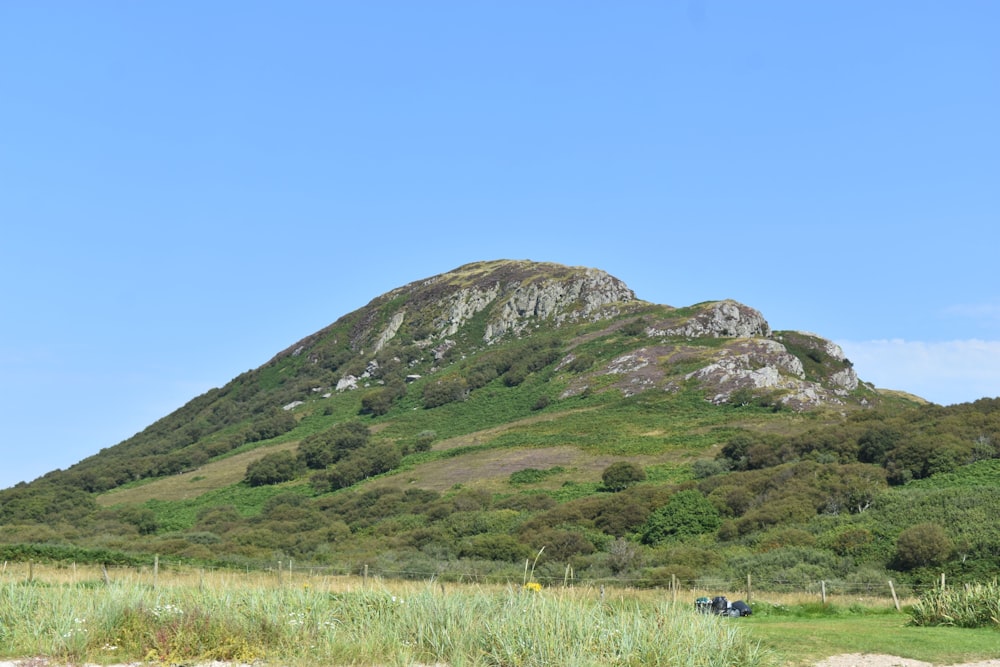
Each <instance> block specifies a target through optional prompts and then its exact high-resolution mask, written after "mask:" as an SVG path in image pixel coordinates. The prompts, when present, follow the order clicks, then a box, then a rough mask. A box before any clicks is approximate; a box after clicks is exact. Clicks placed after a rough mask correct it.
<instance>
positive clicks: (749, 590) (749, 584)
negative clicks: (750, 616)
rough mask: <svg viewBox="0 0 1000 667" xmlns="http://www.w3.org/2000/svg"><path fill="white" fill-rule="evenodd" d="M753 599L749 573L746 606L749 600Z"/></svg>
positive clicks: (748, 574)
mask: <svg viewBox="0 0 1000 667" xmlns="http://www.w3.org/2000/svg"><path fill="white" fill-rule="evenodd" d="M751 597H753V586H752V585H751V583H750V573H749V572H748V573H747V604H750V598H751Z"/></svg>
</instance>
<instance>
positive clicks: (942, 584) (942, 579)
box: [941, 572, 944, 591]
mask: <svg viewBox="0 0 1000 667" xmlns="http://www.w3.org/2000/svg"><path fill="white" fill-rule="evenodd" d="M941 590H942V591H943V590H944V572H942V573H941Z"/></svg>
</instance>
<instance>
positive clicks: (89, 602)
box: [0, 564, 1000, 667]
mask: <svg viewBox="0 0 1000 667" xmlns="http://www.w3.org/2000/svg"><path fill="white" fill-rule="evenodd" d="M701 594H702V592H689V591H684V592H679V593H678V595H677V601H676V602H674V600H673V596H671V595H670V594H669V593H666V592H664V591H632V590H617V589H607V590H605V589H594V588H569V589H567V588H541V587H534V586H532V587H523V586H521V585H520V584H517V585H511V586H494V587H484V586H471V585H453V584H448V585H443V584H441V583H439V582H417V583H413V582H410V583H407V582H391V581H382V580H375V579H363V578H359V577H318V576H309V575H308V574H307V573H305V572H301V573H289V572H287V571H285V572H277V571H274V572H252V573H241V572H225V571H209V572H205V571H201V570H184V569H173V568H172V569H171V570H169V571H164V572H158V573H154V572H152V571H149V570H147V571H135V570H112V571H109V572H107V573H106V574H105V572H103V571H101V570H98V569H94V568H83V567H79V568H77V567H72V566H70V567H52V566H40V565H34V566H32V567H30V568H29V567H28V566H27V565H25V564H16V565H15V564H4V567H3V570H2V572H0V658H8V659H12V658H25V657H34V656H44V657H48V658H51V659H55V660H58V661H63V662H70V663H78V662H90V663H97V664H110V663H122V662H133V661H144V662H157V663H170V664H177V663H190V662H194V661H208V660H225V661H238V662H253V661H260V662H263V663H265V664H283V665H302V666H304V667H305V666H312V665H346V664H352V665H412V664H416V663H423V664H435V663H441V664H447V665H450V666H452V667H459V666H463V665H468V666H479V665H484V666H485V665H493V666H508V665H510V666H514V665H522V666H532V665H539V666H540V665H581V666H583V665H595V666H596V665H629V666H631V665H635V666H636V667H638V666H640V665H692V666H695V665H705V666H709V665H719V666H721V665H740V666H741V667H757V666H760V667H769V666H773V665H802V666H805V665H811V664H814V663H815V662H817V661H818V660H820V659H822V658H824V657H827V656H830V655H836V654H840V653H855V652H869V653H891V654H895V655H900V656H903V657H909V658H915V659H920V660H925V661H928V662H933V663H936V664H954V663H958V662H963V661H968V660H972V659H983V658H987V657H996V654H997V649H996V647H997V646H998V644H1000V633H998V632H997V631H996V630H965V629H958V628H949V627H913V626H909V625H907V621H908V619H909V616H908V615H907V614H905V613H899V612H896V611H895V609H894V607H893V605H892V603H891V601H886V600H881V599H872V600H858V599H836V598H831V599H830V601H829V603H828V604H827V605H825V606H824V605H820V604H818V603H816V602H804V601H803V600H802V599H796V597H795V596H789V595H780V596H768V595H767V594H761V595H760V596H759V598H758V599H757V600H756V601H755V603H754V607H755V613H754V615H753V616H750V617H747V618H737V619H733V618H720V617H716V616H711V615H704V614H698V613H695V612H694V609H693V604H692V601H693V599H694V598H695V597H697V596H698V595H701ZM731 599H733V598H731Z"/></svg>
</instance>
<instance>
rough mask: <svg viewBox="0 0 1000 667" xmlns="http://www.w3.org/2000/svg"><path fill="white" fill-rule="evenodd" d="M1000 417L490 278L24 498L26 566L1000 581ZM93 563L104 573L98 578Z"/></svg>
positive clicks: (676, 320)
mask: <svg viewBox="0 0 1000 667" xmlns="http://www.w3.org/2000/svg"><path fill="white" fill-rule="evenodd" d="M998 457H1000V400H997V399H983V400H980V401H977V402H975V403H972V404H965V405H960V406H952V407H947V408H945V407H940V406H935V405H930V404H926V403H923V402H921V401H919V400H917V399H915V398H914V397H908V396H906V395H905V394H901V393H897V392H886V393H880V392H878V391H876V390H875V389H874V388H873V387H871V386H870V385H868V384H866V383H864V382H863V381H860V380H858V378H857V377H856V376H855V375H854V371H853V369H852V367H851V364H850V361H849V360H847V359H845V358H843V355H842V353H840V350H839V348H837V346H836V345H833V344H832V343H830V342H829V341H826V340H824V339H822V338H820V337H818V336H815V335H813V334H805V333H801V332H791V331H780V332H776V331H771V330H770V327H769V326H768V325H767V322H766V320H764V318H763V316H762V315H761V314H760V313H758V312H757V311H755V310H753V309H752V308H749V307H747V306H745V305H743V304H738V303H735V302H731V301H722V302H706V303H702V304H696V305H693V306H688V307H683V308H674V307H671V306H666V305H658V304H652V303H648V302H645V301H642V300H640V299H638V298H636V297H635V295H634V294H633V293H632V292H631V290H629V289H628V288H627V286H625V285H624V284H623V283H621V282H620V281H618V280H617V279H615V278H614V277H612V276H609V275H607V274H605V273H603V272H601V271H597V270H594V269H585V268H577V267H565V266H560V265H553V264H541V263H534V262H526V261H524V262H518V261H497V262H481V263H476V264H470V265H466V266H463V267H460V268H459V269H456V270H455V271H452V272H448V273H445V274H441V275H439V276H434V277H431V278H428V279H424V280H420V281H416V282H414V283H411V284H409V285H406V286H403V287H400V288H398V289H396V290H393V291H391V292H388V293H386V294H384V295H382V296H379V297H377V298H376V299H374V300H373V301H372V302H371V303H370V304H368V305H367V306H365V307H364V308H362V309H359V310H357V311H355V312H353V313H350V314H347V315H345V316H343V317H341V318H340V319H338V320H337V321H336V322H334V323H333V324H331V325H330V326H329V327H327V328H325V329H323V330H321V331H319V332H316V333H314V334H312V335H310V336H307V337H306V338H304V339H303V340H301V341H299V342H298V343H296V344H294V345H292V346H290V347H289V348H288V349H286V350H284V351H283V352H281V353H279V354H277V355H276V356H275V357H274V358H273V359H272V360H271V361H269V362H268V363H266V364H264V365H263V366H261V367H260V368H258V369H254V370H251V371H248V372H246V373H243V374H242V375H240V376H239V377H236V378H234V379H232V380H231V381H229V382H228V383H227V384H225V385H223V386H222V387H221V388H218V389H213V390H211V391H209V392H207V393H205V394H204V395H202V396H199V397H196V398H194V399H193V400H192V401H190V402H189V403H188V404H187V405H185V406H184V407H183V408H181V409H179V410H177V411H176V412H174V413H172V414H170V415H168V416H166V417H164V418H162V419H161V420H159V421H157V422H156V423H154V424H152V425H150V426H149V427H148V428H146V429H145V430H144V431H142V432H141V433H139V434H137V435H136V436H134V437H133V438H130V439H129V440H126V441H124V442H122V443H120V444H118V445H115V446H113V447H109V448H107V449H104V450H102V451H101V452H99V453H97V454H95V455H93V456H91V457H89V458H87V459H85V460H83V461H81V462H79V463H78V464H76V465H74V466H72V467H71V468H69V469H67V470H57V471H53V472H51V473H49V474H47V475H45V476H44V477H42V478H40V479H38V480H35V481H34V482H32V483H30V484H22V485H18V486H16V487H14V488H11V489H7V490H4V491H2V492H0V553H2V554H3V557H4V558H5V559H8V558H9V559H23V558H34V559H45V558H50V559H59V558H72V559H73V560H77V561H79V560H85V559H87V558H91V559H94V560H101V561H107V560H109V559H111V558H112V556H113V557H114V558H118V559H121V562H127V561H128V560H129V559H140V560H141V559H142V558H148V557H150V556H151V555H152V554H159V555H160V556H161V557H167V558H183V559H189V560H191V561H194V562H201V563H211V564H216V565H233V566H241V567H242V566H252V567H266V566H271V565H273V564H274V563H275V561H285V562H288V561H294V562H295V563H296V564H298V565H301V566H324V567H328V568H330V569H331V570H332V571H337V572H348V571H359V570H360V569H361V568H363V567H365V566H368V567H370V568H372V569H373V570H374V571H377V572H380V573H383V574H385V575H387V576H399V577H421V578H422V577H431V576H436V577H441V578H444V579H449V578H453V579H458V578H469V577H473V578H483V579H499V580H503V579H504V578H511V577H513V578H519V577H520V573H521V572H522V571H523V568H524V563H525V560H526V559H530V560H531V561H532V562H533V563H534V567H535V568H536V569H535V571H536V574H537V576H538V577H539V578H542V579H544V578H546V577H548V578H550V579H553V580H559V581H562V580H563V579H564V578H565V577H566V576H567V574H568V573H569V572H572V573H573V577H574V578H576V579H580V580H592V581H601V582H602V583H603V582H620V583H622V584H627V585H636V586H656V585H662V584H663V583H664V582H669V581H670V580H671V577H678V578H679V579H680V580H682V581H686V582H692V583H694V582H697V581H699V580H701V581H719V580H726V581H738V580H740V579H744V578H745V577H746V575H747V574H748V573H752V574H753V576H754V578H755V580H756V581H757V582H759V585H761V586H767V585H774V586H779V585H782V586H784V585H793V586H794V585H804V584H807V583H809V582H813V581H816V580H819V579H823V580H826V581H830V582H835V583H836V582H840V583H842V584H843V585H844V586H848V585H864V584H865V582H884V581H885V580H886V579H887V578H891V579H894V580H896V581H899V582H904V583H906V582H909V583H912V584H921V583H924V582H928V581H932V580H934V579H936V578H937V577H938V576H939V574H940V573H941V572H945V573H947V574H948V576H949V577H950V578H951V580H952V581H956V580H957V581H961V580H974V579H982V578H984V577H993V576H995V575H996V572H997V570H998V569H1000V527H997V525H996V522H995V519H994V518H995V517H996V516H997V515H998V514H1000V493H997V482H998V480H1000V458H998ZM88 554H89V556H88Z"/></svg>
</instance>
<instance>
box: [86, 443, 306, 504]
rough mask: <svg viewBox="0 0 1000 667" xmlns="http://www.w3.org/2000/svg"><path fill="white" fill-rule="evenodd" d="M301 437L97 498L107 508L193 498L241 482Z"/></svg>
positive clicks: (290, 447) (292, 447)
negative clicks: (255, 466)
mask: <svg viewBox="0 0 1000 667" xmlns="http://www.w3.org/2000/svg"><path fill="white" fill-rule="evenodd" d="M298 445H299V442H298V440H294V441H292V442H283V443H281V444H278V445H271V446H267V447H258V448H257V449H254V450H252V451H249V452H243V453H241V454H236V455H234V456H229V457H226V458H223V459H219V460H217V461H212V462H210V463H206V464H205V465H203V466H201V467H199V468H198V469H196V470H192V471H190V472H183V473H180V474H178V475H171V476H169V477H161V478H159V479H156V480H153V481H151V482H149V483H147V484H141V485H139V486H131V487H127V488H122V489H115V490H113V491H109V492H107V493H102V494H100V495H99V496H97V497H96V500H97V503H98V504H99V505H102V506H104V507H108V506H111V505H118V504H122V503H134V504H141V503H144V502H146V501H147V500H151V499H152V500H168V501H179V500H191V499H192V498H197V497H198V496H200V495H202V494H204V493H208V492H209V491H215V490H216V489H221V488H224V487H227V486H231V485H233V484H239V483H240V482H241V481H242V480H243V477H244V476H246V472H247V466H248V465H249V464H251V463H253V462H254V461H256V460H257V459H259V458H260V457H262V456H264V455H265V454H271V453H272V452H280V451H284V450H290V449H294V448H296V447H298Z"/></svg>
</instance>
